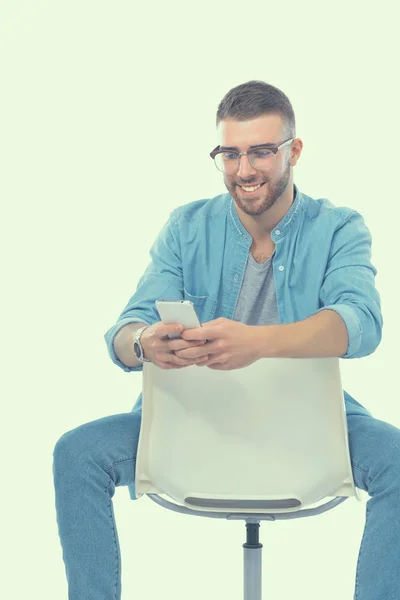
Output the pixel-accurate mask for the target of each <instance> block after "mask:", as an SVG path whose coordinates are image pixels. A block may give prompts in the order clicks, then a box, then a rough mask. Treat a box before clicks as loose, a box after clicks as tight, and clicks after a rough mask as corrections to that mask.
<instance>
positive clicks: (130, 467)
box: [53, 405, 400, 600]
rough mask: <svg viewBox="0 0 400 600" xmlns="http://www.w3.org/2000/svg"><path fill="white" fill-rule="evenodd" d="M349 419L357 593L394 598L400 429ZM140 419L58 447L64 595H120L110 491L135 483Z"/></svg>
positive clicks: (83, 599) (89, 431) (79, 431)
mask: <svg viewBox="0 0 400 600" xmlns="http://www.w3.org/2000/svg"><path fill="white" fill-rule="evenodd" d="M360 406H361V405H360ZM347 423H348V432H349V445H350V455H351V463H352V469H353V475H354V480H355V484H356V486H357V487H358V488H359V489H362V490H365V491H366V492H367V493H368V495H369V496H370V498H369V500H368V501H367V503H366V523H365V529H364V534H363V537H362V541H361V548H360V552H359V558H358V563H357V572H356V580H355V596H354V598H355V599H356V600H399V598H400V430H399V429H397V428H396V427H394V426H393V425H390V424H389V423H386V422H384V421H381V420H378V419H376V418H374V417H373V416H372V415H371V414H367V412H366V413H365V414H363V413H361V414H353V415H347ZM140 424H141V411H140V412H139V411H133V412H131V413H122V414H118V415H111V416H108V417H103V418H101V419H97V420H95V421H91V422H89V423H86V424H84V425H80V426H79V427H77V428H75V429H73V430H71V431H68V432H66V433H65V434H64V435H63V436H62V437H61V438H60V439H59V440H58V441H57V443H56V445H55V448H54V462H53V474H54V485H55V503H56V511H57V523H58V531H59V536H60V540H61V546H62V550H63V559H64V563H65V569H66V576H67V580H68V590H69V595H68V598H69V600H119V599H120V598H121V557H120V549H119V543H118V535H117V529H116V525H115V519H114V512H113V505H112V497H113V495H114V492H115V486H122V485H125V486H126V485H129V486H130V488H131V489H133V488H132V486H133V485H134V474H135V462H136V449H137V444H138V439H139V430H140ZM131 497H132V493H131ZM315 518H318V517H315Z"/></svg>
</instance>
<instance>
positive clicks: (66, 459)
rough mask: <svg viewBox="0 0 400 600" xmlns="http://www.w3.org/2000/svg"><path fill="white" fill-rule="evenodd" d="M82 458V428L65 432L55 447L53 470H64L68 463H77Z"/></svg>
mask: <svg viewBox="0 0 400 600" xmlns="http://www.w3.org/2000/svg"><path fill="white" fill-rule="evenodd" d="M80 458H82V447H81V444H80V428H79V427H77V428H76V429H72V430H71V431H67V432H66V433H64V434H63V435H62V436H61V437H60V438H59V439H58V440H57V442H56V444H55V446H54V449H53V471H55V470H57V469H59V470H64V469H65V467H66V465H72V464H74V463H77V462H78V461H79V459H80Z"/></svg>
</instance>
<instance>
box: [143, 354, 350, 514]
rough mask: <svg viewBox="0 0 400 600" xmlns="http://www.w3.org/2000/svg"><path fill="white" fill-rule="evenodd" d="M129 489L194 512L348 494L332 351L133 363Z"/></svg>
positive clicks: (293, 504) (296, 506) (256, 508)
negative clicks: (241, 362) (209, 362)
mask: <svg viewBox="0 0 400 600" xmlns="http://www.w3.org/2000/svg"><path fill="white" fill-rule="evenodd" d="M135 490H136V492H135V493H136V497H137V498H139V497H140V496H142V495H143V494H166V495H168V496H169V497H170V498H172V499H173V500H175V501H176V502H178V503H181V504H182V505H184V506H187V507H189V508H192V509H197V510H204V511H214V512H215V511H223V512H226V511H235V512H246V513H249V512H250V513H251V512H257V513H260V512H263V511H265V512H271V510H273V511H274V512H275V513H278V512H280V511H282V512H290V511H298V510H300V509H302V508H303V507H305V506H309V505H311V504H314V503H316V502H318V501H319V500H321V499H323V498H326V497H329V496H332V497H335V496H347V497H348V496H355V497H356V498H357V499H358V500H360V497H359V496H358V493H357V489H356V487H355V485H354V480H353V475H352V470H351V462H350V452H349V446H348V432H347V420H346V412H345V404H344V396H343V390H342V384H341V377H340V369H339V359H338V358H336V357H334V358H268V359H261V360H258V361H256V362H255V363H253V364H252V365H250V366H248V367H246V368H243V369H235V370H231V371H222V370H213V369H209V368H207V367H197V366H191V367H187V368H185V369H160V368H159V367H157V366H156V365H153V364H152V363H145V364H144V368H143V399H142V423H141V430H140V437H139V444H138V453H137V458H136V474H135Z"/></svg>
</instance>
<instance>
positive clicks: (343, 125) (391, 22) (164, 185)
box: [0, 0, 400, 600]
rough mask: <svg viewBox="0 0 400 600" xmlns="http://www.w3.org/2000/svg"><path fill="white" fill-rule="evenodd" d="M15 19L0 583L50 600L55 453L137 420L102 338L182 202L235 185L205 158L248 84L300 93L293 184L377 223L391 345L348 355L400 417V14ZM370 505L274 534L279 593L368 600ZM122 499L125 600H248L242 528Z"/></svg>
mask: <svg viewBox="0 0 400 600" xmlns="http://www.w3.org/2000/svg"><path fill="white" fill-rule="evenodd" d="M0 26H1V35H0V59H1V68H2V70H1V84H2V91H1V113H0V114H1V120H2V123H1V138H0V139H1V167H2V169H1V171H2V173H1V182H0V185H1V188H2V189H1V199H2V217H3V218H2V236H1V239H2V245H3V249H2V258H3V267H2V272H3V278H2V279H3V286H2V289H3V292H2V294H1V298H2V300H3V310H2V313H1V314H2V316H3V323H2V348H3V356H4V358H3V367H4V368H3V377H2V379H3V385H5V390H4V392H3V394H2V400H3V401H2V411H3V419H2V423H3V427H2V435H1V438H2V456H1V458H2V465H3V469H2V480H3V494H2V503H4V508H3V510H2V514H3V525H2V540H3V546H4V553H3V557H2V572H3V575H2V580H1V583H0V586H1V588H2V589H1V595H2V596H3V597H6V598H7V599H9V600H14V599H18V600H19V599H21V598H28V597H29V598H31V599H34V600H36V599H40V600H47V599H51V600H54V599H55V598H57V599H61V598H66V597H67V588H66V580H65V574H64V565H63V562H62V556H61V547H60V545H59V540H58V532H57V527H56V521H55V510H54V495H53V487H52V486H53V482H52V451H53V447H54V444H55V442H56V441H57V439H58V438H59V437H60V436H61V434H62V433H63V432H64V431H67V430H68V429H72V428H74V427H76V426H78V425H80V424H81V423H84V422H87V421H91V420H94V419H96V418H99V417H102V416H105V415H108V414H113V413H120V412H128V411H130V410H131V407H132V405H133V403H134V402H135V400H136V397H137V395H138V393H139V391H140V386H141V376H140V375H138V374H127V373H124V372H123V371H122V370H120V369H118V368H117V367H116V366H115V365H114V364H113V363H112V362H111V360H110V359H109V357H108V354H107V351H106V346H105V343H104V339H103V335H104V333H105V331H106V330H107V329H108V328H109V327H110V326H111V325H112V324H113V323H114V322H115V321H116V319H117V317H118V315H119V314H120V312H121V311H122V309H123V307H124V306H125V304H126V302H127V301H128V299H129V297H130V296H131V295H132V293H133V292H134V290H135V288H136V284H137V280H138V278H139V277H140V275H141V274H142V272H143V270H144V268H145V267H146V265H147V263H148V250H149V247H150V245H151V244H152V242H153V240H154V238H155V236H156V235H157V233H158V231H159V230H160V228H161V226H162V225H163V223H164V222H165V221H166V219H167V218H168V215H169V213H170V211H171V210H172V209H173V208H174V207H176V206H179V205H181V204H183V203H186V202H190V201H192V200H196V199H199V198H205V197H212V196H214V195H216V194H219V193H221V192H224V191H225V188H224V186H223V183H222V180H221V177H220V176H219V174H218V172H217V171H216V169H215V167H214V166H213V164H212V162H211V159H210V158H209V156H208V153H209V151H210V150H211V149H212V148H213V147H214V146H215V145H216V143H217V142H216V133H215V127H214V118H215V112H216V109H217V105H218V103H219V101H220V99H221V98H222V96H223V95H224V94H225V93H226V92H227V91H228V90H229V89H230V88H231V87H233V86H235V85H237V84H239V83H243V82H245V81H248V80H250V79H263V80H265V81H268V82H269V83H272V84H273V85H276V86H278V87H280V88H281V89H282V90H283V91H285V93H286V94H287V95H288V96H289V98H290V100H291V101H292V104H293V106H294V110H295V113H296V117H297V136H298V137H300V138H301V139H302V140H303V142H304V149H303V154H302V156H301V159H300V161H299V163H298V165H297V166H296V167H295V173H294V178H295V182H296V184H297V185H298V186H299V188H300V190H302V191H304V192H305V193H307V194H309V195H311V196H313V197H327V198H329V199H330V200H331V201H332V202H334V203H335V204H336V205H338V206H341V205H342V206H350V207H352V208H355V209H357V210H359V211H360V212H361V213H362V214H363V216H364V218H365V220H366V223H367V225H368V226H369V228H370V230H371V233H372V235H373V263H374V264H375V266H376V267H377V268H378V276H377V279H376V283H377V287H378V289H379V291H380V293H381V296H382V306H383V314H384V319H385V327H384V338H383V341H382V343H381V345H380V347H379V348H378V350H377V351H376V352H375V353H374V355H372V356H370V357H367V358H364V359H362V360H348V361H341V367H342V373H343V382H344V386H345V388H346V389H347V390H348V391H349V392H350V393H351V394H352V395H354V396H355V397H356V398H357V399H358V400H359V401H360V402H361V403H362V404H364V405H366V406H367V407H368V408H369V409H370V410H371V411H372V412H373V414H374V416H375V417H377V418H380V419H384V420H387V421H389V422H391V423H393V424H394V425H396V426H399V427H400V408H399V394H398V389H397V372H398V344H397V340H398V337H399V320H398V311H397V305H398V296H397V291H398V281H397V279H398V273H399V269H398V247H397V240H398V237H397V236H398V221H399V216H400V211H399V192H398V182H397V179H396V173H397V170H398V138H399V123H398V106H399V93H398V75H397V73H398V54H399V45H398V42H397V41H396V39H397V36H398V33H397V25H396V18H395V2H392V3H390V2H379V3H367V4H366V3H365V2H352V3H350V2H334V3H331V4H328V3H327V2H306V1H296V2H288V1H285V2H282V3H279V4H278V2H267V1H266V0H264V1H262V2H212V3H210V4H208V5H207V4H205V3H204V2H201V3H198V5H196V6H195V5H194V3H190V2H180V3H178V2H165V3H163V2H151V3H148V4H146V3H144V2H140V3H139V2H137V3H134V2H126V1H124V2H104V1H99V0H96V1H90V2H89V1H82V0H81V1H80V2H77V1H76V0H75V1H69V2H60V1H56V0H53V1H47V2H45V1H43V0H42V1H34V0H32V1H29V2H28V1H25V2H18V1H14V2H11V1H4V0H2V1H1V3H0ZM154 144H157V146H158V150H157V151H154ZM182 147H190V148H191V149H192V150H191V153H190V155H189V154H188V153H184V152H181V151H180V148H182ZM4 365H5V366H4ZM4 413H5V415H4ZM366 499H367V498H365V500H366ZM365 500H364V502H363V503H362V504H361V503H357V502H356V501H355V500H354V499H353V500H350V501H347V502H346V503H345V504H344V505H342V506H340V507H338V508H337V509H335V510H334V511H332V512H331V513H329V514H326V515H322V516H319V517H315V518H314V519H304V520H301V521H298V522H290V521H288V522H281V523H275V524H268V523H264V524H262V526H261V542H262V543H263V544H264V550H263V566H264V580H263V582H264V597H265V598H278V597H279V598H292V597H295V596H297V597H300V598H307V600H312V599H316V600H322V599H324V600H328V599H329V600H334V599H335V600H336V599H337V598H348V599H350V598H352V597H353V596H352V593H353V585H354V577H355V570H356V562H357V556H358V548H359V544H360V541H361V536H362V531H363V526H364V518H365ZM114 507H115V512H116V518H117V524H118V528H119V536H120V544H121V550H122V560H123V562H122V568H123V598H125V599H126V600H128V599H129V598H143V599H144V598H158V597H161V596H162V595H164V594H165V596H166V597H168V598H171V597H173V598H176V599H179V598H187V597H190V598H191V600H203V599H204V598H205V597H206V598H210V599H211V598H230V599H234V598H237V599H240V598H242V552H243V549H242V546H241V545H242V543H243V542H244V539H245V538H244V524H243V523H242V522H240V523H228V522H224V521H221V522H220V521H216V520H212V519H210V520H206V519H196V518H194V517H187V516H183V515H177V514H173V513H171V512H169V511H165V510H163V509H162V508H161V507H158V506H157V505H155V504H153V503H152V502H151V501H150V500H148V499H146V498H143V499H142V500H140V501H137V502H136V503H133V502H131V500H130V499H129V495H128V491H127V490H126V489H123V490H122V489H117V491H116V495H115V497H114ZM149 532H150V535H149ZM213 540H215V543H213Z"/></svg>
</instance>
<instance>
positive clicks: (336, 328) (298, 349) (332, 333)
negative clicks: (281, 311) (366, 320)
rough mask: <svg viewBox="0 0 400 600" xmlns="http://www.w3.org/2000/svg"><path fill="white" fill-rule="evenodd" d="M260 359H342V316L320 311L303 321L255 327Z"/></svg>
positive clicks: (344, 344) (344, 349)
mask: <svg viewBox="0 0 400 600" xmlns="http://www.w3.org/2000/svg"><path fill="white" fill-rule="evenodd" d="M257 330H258V331H257V335H258V340H259V348H260V358H271V357H282V358H314V357H327V356H342V355H343V354H345V353H346V352H347V347H348V342H349V338H348V333H347V327H346V325H345V322H344V321H343V319H342V317H340V316H339V314H338V313H337V312H335V311H333V310H323V311H321V312H319V313H317V314H315V315H312V316H311V317H308V319H304V321H297V322H296V323H287V324H283V325H261V326H258V327H257Z"/></svg>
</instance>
